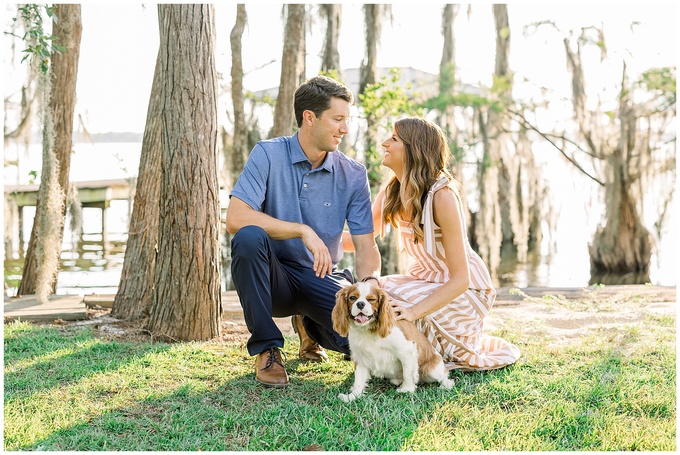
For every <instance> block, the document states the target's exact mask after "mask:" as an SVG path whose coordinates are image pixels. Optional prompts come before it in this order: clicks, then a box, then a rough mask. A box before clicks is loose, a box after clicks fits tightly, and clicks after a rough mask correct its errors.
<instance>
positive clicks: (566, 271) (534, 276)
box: [4, 143, 677, 295]
mask: <svg viewBox="0 0 680 455" xmlns="http://www.w3.org/2000/svg"><path fill="white" fill-rule="evenodd" d="M140 150H141V144H140V143H96V144H90V143H76V144H74V155H73V156H72V159H71V174H70V177H71V181H84V180H100V179H115V178H129V177H132V176H135V175H136V174H137V170H138V167H139V153H140ZM19 154H20V155H21V156H20V157H19V158H20V159H19V163H20V164H19V166H6V167H5V175H4V181H5V184H27V183H29V179H30V171H31V170H37V171H39V170H40V169H41V157H40V155H41V151H40V147H39V145H35V146H32V147H31V148H30V149H29V150H28V152H26V151H21V152H19ZM16 156H17V151H16V150H13V149H12V148H11V147H8V148H6V150H5V158H6V159H13V157H14V158H16ZM545 170H546V173H547V174H550V175H555V176H557V175H559V176H560V178H554V179H552V180H551V182H550V185H551V200H550V201H549V203H550V205H551V207H552V208H553V213H554V215H555V216H554V232H553V233H552V235H551V234H550V233H548V231H549V229H548V226H547V224H546V225H545V226H544V227H545V229H544V239H543V242H542V243H541V247H540V251H539V252H536V253H534V254H532V255H530V258H529V261H528V262H527V263H525V264H518V263H517V262H516V261H514V260H513V259H512V257H509V256H508V255H504V256H503V260H502V263H501V267H500V270H499V271H498V275H499V276H498V283H497V285H499V286H514V287H531V286H550V287H584V286H588V283H589V280H590V278H591V277H590V262H589V257H588V242H589V241H590V240H591V238H592V235H593V232H594V231H595V229H596V227H597V224H598V223H599V222H600V220H601V208H600V209H599V210H598V209H594V208H593V207H598V203H597V196H596V194H597V193H596V190H595V188H594V186H593V185H592V184H591V183H590V182H588V181H587V180H585V179H584V178H583V177H581V176H580V174H577V173H576V172H574V171H573V170H571V169H570V168H568V167H566V166H564V165H563V164H561V163H559V162H557V161H547V162H546V164H545ZM220 196H221V198H222V199H223V200H222V205H223V206H225V205H226V204H225V202H226V194H225V193H224V192H222V193H221V195H220ZM473 205H474V204H473V203H471V204H470V206H471V208H474V207H473ZM599 205H600V206H601V204H599ZM128 210H129V208H128V201H112V203H111V206H110V207H109V208H108V209H107V214H106V219H107V233H106V242H104V240H103V237H102V232H101V211H100V210H99V209H94V208H84V209H83V232H84V234H83V237H82V238H74V236H73V234H72V233H71V232H69V230H68V227H67V228H66V229H65V234H64V244H63V253H62V261H61V266H62V267H61V271H60V272H59V275H58V280H57V292H58V293H60V294H79V295H85V294H92V293H115V292H116V288H117V286H118V282H119V280H120V273H121V269H122V265H123V259H124V245H125V239H126V232H127V223H128ZM34 212H35V209H34V208H33V207H26V208H25V209H24V217H25V223H24V229H23V231H24V232H23V235H24V239H26V241H27V240H28V238H29V237H30V229H31V223H32V217H33V214H34ZM654 216H655V214H654V213H647V214H646V222H647V226H651V225H652V224H653V222H654V220H655V218H654ZM675 218H676V217H675V214H674V213H672V214H671V218H670V220H669V223H668V224H667V226H666V229H665V232H664V235H663V236H662V237H661V239H659V240H658V241H657V251H658V253H655V254H654V256H653V257H652V264H651V273H650V281H651V283H652V284H655V285H665V286H674V285H675V284H676V278H677V276H676V262H675V261H676V258H675V256H676V247H675V245H676V233H677V229H676V221H675ZM17 234H18V232H15V233H14V237H15V240H14V244H13V245H12V249H13V252H11V253H10V252H8V253H10V254H6V256H7V257H8V258H7V259H6V260H5V282H6V283H8V285H9V287H8V288H6V290H5V294H6V295H14V294H15V293H16V285H17V284H18V280H19V279H20V278H21V266H22V264H23V259H22V258H20V257H19V254H18V241H17V240H16V237H17ZM627 278H630V277H627ZM625 279H626V278H625V277H624V278H622V280H623V281H621V282H622V283H628V282H629V281H625ZM610 284H614V282H612V283H610Z"/></svg>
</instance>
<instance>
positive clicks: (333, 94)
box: [293, 76, 354, 128]
mask: <svg viewBox="0 0 680 455" xmlns="http://www.w3.org/2000/svg"><path fill="white" fill-rule="evenodd" d="M331 98H340V99H343V100H345V101H347V102H348V103H352V102H353V101H354V98H353V97H352V92H350V91H349V89H348V88H347V87H345V86H344V85H342V84H341V83H339V82H338V81H336V80H335V79H331V78H330V77H326V76H316V77H313V78H311V79H309V80H308V81H307V82H305V83H304V84H302V85H300V86H299V87H298V88H297V90H295V99H294V101H293V108H294V109H295V120H296V121H297V126H298V128H299V127H300V126H302V113H303V112H304V111H312V112H314V115H316V116H317V117H320V116H321V114H322V113H323V111H325V110H327V109H328V108H330V107H331Z"/></svg>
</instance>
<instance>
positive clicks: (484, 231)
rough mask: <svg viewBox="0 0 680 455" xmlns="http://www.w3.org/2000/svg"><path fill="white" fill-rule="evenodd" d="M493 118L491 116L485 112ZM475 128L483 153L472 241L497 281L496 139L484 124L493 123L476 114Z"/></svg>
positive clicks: (497, 202)
mask: <svg viewBox="0 0 680 455" xmlns="http://www.w3.org/2000/svg"><path fill="white" fill-rule="evenodd" d="M489 115H493V113H489V114H488V115H487V117H488V116H489ZM479 117H480V119H479V129H480V134H481V137H482V145H483V147H484V154H483V157H482V162H481V163H480V164H479V174H478V175H479V177H478V181H479V212H478V213H477V215H476V216H475V218H474V227H475V231H474V239H475V242H476V243H477V252H478V253H479V255H480V257H481V258H482V259H483V260H484V262H485V263H486V265H487V266H488V268H489V272H490V274H491V278H492V279H493V280H494V282H496V281H497V269H498V266H499V264H500V249H501V243H502V240H503V236H502V232H501V210H500V204H499V201H498V166H499V165H498V163H499V161H500V152H499V149H498V148H499V147H498V140H495V138H494V140H491V137H490V135H489V132H488V130H487V125H493V124H494V123H493V121H491V120H489V119H488V118H486V119H485V118H484V116H483V114H482V113H481V112H480V113H479Z"/></svg>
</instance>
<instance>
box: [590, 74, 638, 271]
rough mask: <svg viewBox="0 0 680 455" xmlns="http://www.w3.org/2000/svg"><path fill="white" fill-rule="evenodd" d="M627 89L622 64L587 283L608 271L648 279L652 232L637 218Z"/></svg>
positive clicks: (631, 117) (632, 127)
mask: <svg viewBox="0 0 680 455" xmlns="http://www.w3.org/2000/svg"><path fill="white" fill-rule="evenodd" d="M630 93H631V92H630V89H629V87H628V85H627V81H626V74H625V67H624V75H623V81H622V84H621V96H620V97H619V115H618V118H619V124H620V129H621V131H620V136H619V144H618V147H617V148H616V149H615V150H613V151H612V152H611V153H609V154H608V155H607V157H606V161H605V162H606V169H607V171H606V180H605V201H606V204H607V207H606V224H605V225H604V227H600V228H599V229H598V230H597V232H596V233H595V237H594V239H593V243H592V245H590V247H589V252H590V272H591V284H592V282H598V281H599V282H605V283H606V282H608V281H609V280H607V279H602V277H603V276H605V277H606V275H607V274H608V273H614V274H617V275H625V274H630V278H631V279H630V280H629V281H628V283H629V284H637V283H646V282H648V281H649V266H650V259H651V256H652V236H651V234H650V233H649V231H648V230H647V228H646V227H645V226H644V225H643V224H642V221H641V220H640V215H639V213H638V210H637V206H636V205H637V203H636V199H635V197H634V195H633V191H632V182H631V178H630V169H629V165H630V163H629V160H630V157H631V156H632V155H633V150H634V148H635V145H636V137H635V136H636V132H637V129H636V123H637V117H636V115H635V112H634V109H633V108H632V107H631V106H630ZM624 279H625V277H624Z"/></svg>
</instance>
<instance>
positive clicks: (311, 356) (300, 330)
mask: <svg viewBox="0 0 680 455" xmlns="http://www.w3.org/2000/svg"><path fill="white" fill-rule="evenodd" d="M290 322H291V324H292V325H293V330H294V331H295V333H297V334H298V336H299V337H300V358H301V359H306V360H311V361H312V362H327V361H328V354H326V351H325V350H324V348H322V347H321V345H320V344H319V343H317V342H316V341H314V340H312V339H311V338H310V337H309V335H307V331H306V330H305V326H304V325H302V316H300V315H299V314H296V315H294V316H293V317H292V319H291V321H290Z"/></svg>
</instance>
